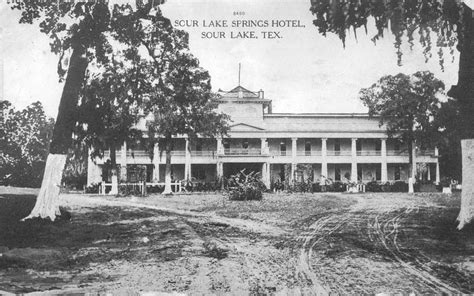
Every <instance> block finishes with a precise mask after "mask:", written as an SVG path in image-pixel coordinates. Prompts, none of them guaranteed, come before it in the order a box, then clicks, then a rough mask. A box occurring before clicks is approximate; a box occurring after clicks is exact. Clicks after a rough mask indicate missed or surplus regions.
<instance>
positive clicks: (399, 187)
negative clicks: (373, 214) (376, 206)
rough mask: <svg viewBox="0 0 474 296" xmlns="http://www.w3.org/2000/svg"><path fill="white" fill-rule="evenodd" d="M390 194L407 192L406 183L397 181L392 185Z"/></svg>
mask: <svg viewBox="0 0 474 296" xmlns="http://www.w3.org/2000/svg"><path fill="white" fill-rule="evenodd" d="M391 191H392V192H408V183H405V182H403V181H397V182H395V183H393V184H392V188H391Z"/></svg>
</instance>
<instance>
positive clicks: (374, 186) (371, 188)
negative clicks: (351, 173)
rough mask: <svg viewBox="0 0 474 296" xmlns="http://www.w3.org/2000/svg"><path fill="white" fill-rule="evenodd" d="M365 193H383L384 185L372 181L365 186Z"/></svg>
mask: <svg viewBox="0 0 474 296" xmlns="http://www.w3.org/2000/svg"><path fill="white" fill-rule="evenodd" d="M365 191H368V192H382V185H380V184H379V183H377V181H370V182H368V183H367V184H366V185H365Z"/></svg>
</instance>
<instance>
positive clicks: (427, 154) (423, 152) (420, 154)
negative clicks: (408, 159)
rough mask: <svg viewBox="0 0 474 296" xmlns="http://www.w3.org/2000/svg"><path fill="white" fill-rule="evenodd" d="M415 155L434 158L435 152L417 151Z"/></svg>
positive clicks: (432, 150)
mask: <svg viewBox="0 0 474 296" xmlns="http://www.w3.org/2000/svg"><path fill="white" fill-rule="evenodd" d="M416 155H418V156H434V155H435V150H434V149H427V150H418V151H416Z"/></svg>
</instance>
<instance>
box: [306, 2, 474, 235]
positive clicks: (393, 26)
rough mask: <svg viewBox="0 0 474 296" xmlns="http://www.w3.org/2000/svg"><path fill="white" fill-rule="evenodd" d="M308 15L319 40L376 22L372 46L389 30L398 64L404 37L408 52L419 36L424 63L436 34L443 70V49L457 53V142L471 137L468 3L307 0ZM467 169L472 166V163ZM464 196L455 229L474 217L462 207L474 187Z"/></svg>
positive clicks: (472, 28)
mask: <svg viewBox="0 0 474 296" xmlns="http://www.w3.org/2000/svg"><path fill="white" fill-rule="evenodd" d="M310 10H311V12H312V13H313V15H315V16H316V19H315V20H314V21H313V23H314V25H315V26H316V27H317V28H318V29H319V32H320V33H321V34H323V35H326V33H327V32H331V33H335V34H337V35H338V36H339V38H340V39H341V40H342V41H343V43H344V41H345V38H346V36H347V34H348V31H349V30H351V29H352V30H354V34H355V33H356V30H357V29H358V28H360V27H365V28H366V27H367V20H368V19H369V18H371V17H372V18H374V19H375V26H376V28H377V31H378V33H377V34H376V35H375V36H374V37H373V41H374V42H375V41H377V39H379V38H381V37H383V33H384V30H385V29H388V30H390V32H392V34H393V35H394V36H395V38H396V42H395V48H396V51H397V55H398V62H399V64H400V63H401V61H402V50H401V44H402V42H403V37H404V35H405V34H406V37H407V41H408V43H409V44H410V47H412V46H413V44H414V40H415V39H414V33H415V32H417V33H418V35H419V43H420V44H421V45H422V47H423V48H424V51H423V53H424V54H425V58H426V59H429V58H430V57H431V49H432V47H433V40H432V39H431V37H432V35H435V36H436V43H435V44H436V46H438V56H439V62H440V65H441V67H443V63H444V53H443V50H442V47H448V48H449V49H450V53H451V54H452V53H453V52H454V46H456V48H457V50H458V51H459V52H460V56H459V72H458V73H459V74H458V83H457V85H453V86H452V87H451V89H450V90H449V91H448V93H447V94H448V95H449V96H450V97H452V98H454V99H455V100H456V101H458V103H459V104H458V106H459V110H458V111H459V115H460V117H462V121H463V122H464V123H465V125H464V126H463V128H462V132H461V133H462V134H461V136H460V137H461V139H470V138H474V117H473V116H472V114H474V96H473V95H472V94H473V93H474V83H472V81H474V17H473V11H472V9H471V8H469V7H468V6H467V5H466V4H464V3H461V1H458V0H420V1H411V0H391V1H371V0H362V1H360V0H311V8H310ZM366 32H367V30H366ZM458 146H459V143H458ZM466 152H467V151H466ZM465 165H468V164H467V163H466V164H465ZM469 165H472V166H474V163H470V164H469ZM462 195H463V196H462V202H461V210H460V213H459V216H458V221H459V222H460V224H459V226H458V229H461V228H462V227H463V225H465V224H466V223H468V222H469V221H470V220H471V219H472V218H473V217H472V215H471V214H469V213H474V210H472V209H467V208H466V207H470V206H471V205H474V202H473V201H474V188H467V187H466V186H464V188H463V193H462ZM473 215H474V214H473Z"/></svg>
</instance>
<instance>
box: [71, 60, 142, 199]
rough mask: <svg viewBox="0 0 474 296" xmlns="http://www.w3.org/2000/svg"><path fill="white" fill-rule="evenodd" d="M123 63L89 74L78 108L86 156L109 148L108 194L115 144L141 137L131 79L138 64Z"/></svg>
mask: <svg viewBox="0 0 474 296" xmlns="http://www.w3.org/2000/svg"><path fill="white" fill-rule="evenodd" d="M117 58H118V59H120V58H124V56H123V55H122V56H118V57H117V56H116V57H114V61H115V60H116V59H117ZM127 62H130V61H128V60H122V61H121V62H114V63H112V64H109V65H104V67H103V69H101V70H99V73H97V74H94V75H90V76H91V77H90V79H88V81H87V82H86V84H85V86H84V89H83V90H82V94H81V100H80V104H79V107H78V112H79V121H78V122H79V124H78V127H79V129H78V135H79V138H80V139H82V140H83V141H84V142H85V143H86V145H87V147H90V148H91V150H92V151H91V154H90V157H91V158H92V159H95V157H96V156H99V157H102V156H103V154H104V151H105V150H109V151H110V161H111V163H110V164H111V174H112V190H111V194H117V193H118V172H117V161H116V149H117V147H118V146H119V145H121V144H122V143H123V142H125V141H130V140H132V139H138V138H140V136H141V132H140V131H139V130H138V129H137V128H136V124H137V123H138V121H139V119H140V118H141V116H140V113H141V111H142V108H141V107H142V105H141V104H140V100H137V96H136V95H135V94H136V93H137V92H136V89H134V88H135V87H136V86H137V85H138V84H136V83H135V79H139V78H137V77H139V76H142V75H141V74H140V73H139V72H140V69H141V68H142V67H140V65H138V66H137V65H135V64H133V63H132V66H131V67H130V65H129V66H127V65H126V64H127ZM128 64H129V63H128ZM140 85H143V84H140Z"/></svg>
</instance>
